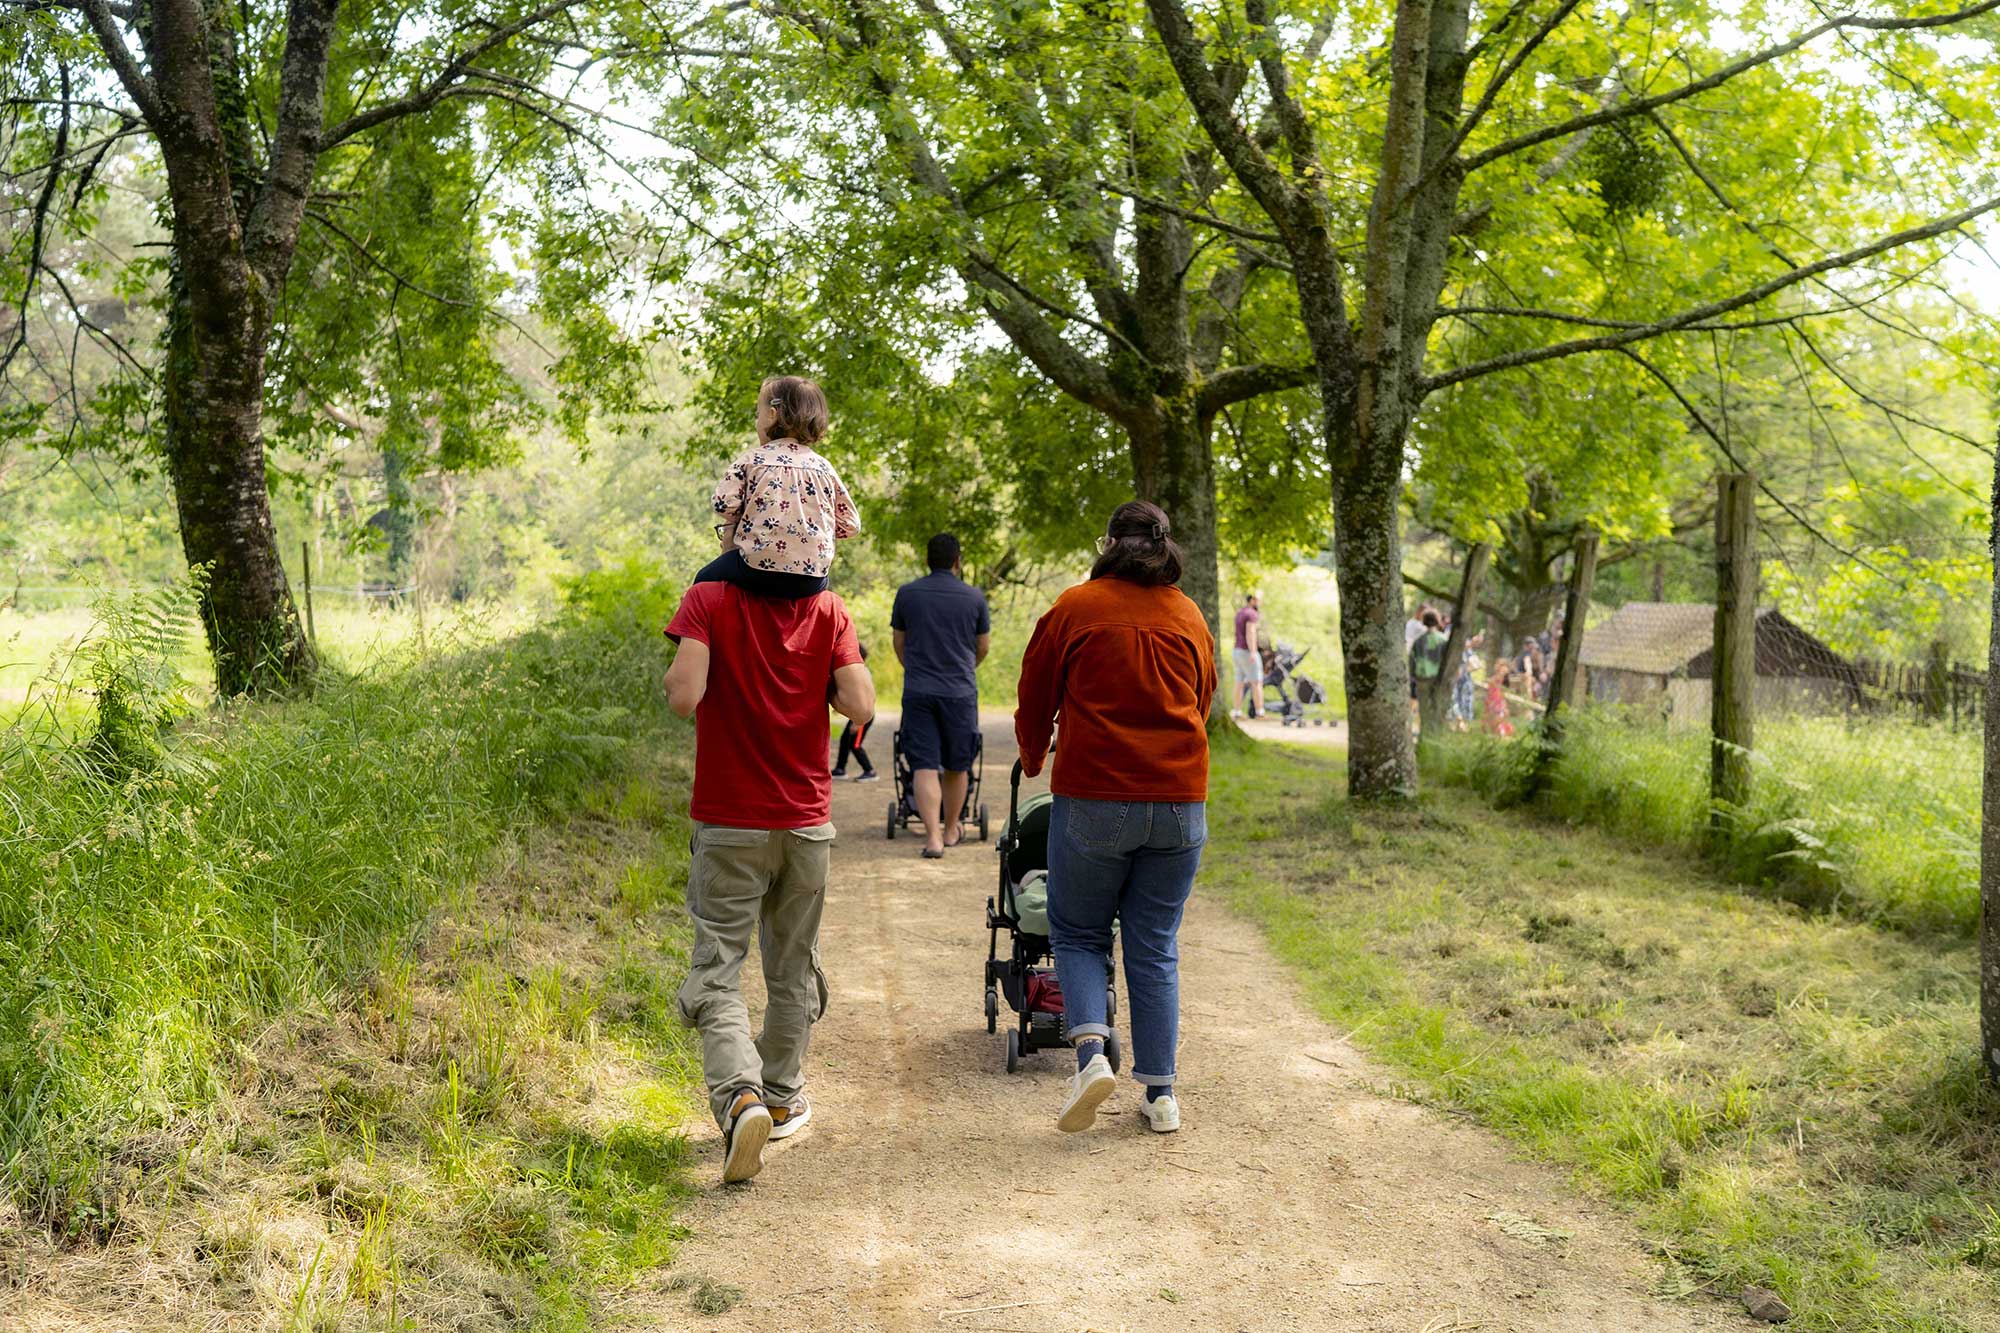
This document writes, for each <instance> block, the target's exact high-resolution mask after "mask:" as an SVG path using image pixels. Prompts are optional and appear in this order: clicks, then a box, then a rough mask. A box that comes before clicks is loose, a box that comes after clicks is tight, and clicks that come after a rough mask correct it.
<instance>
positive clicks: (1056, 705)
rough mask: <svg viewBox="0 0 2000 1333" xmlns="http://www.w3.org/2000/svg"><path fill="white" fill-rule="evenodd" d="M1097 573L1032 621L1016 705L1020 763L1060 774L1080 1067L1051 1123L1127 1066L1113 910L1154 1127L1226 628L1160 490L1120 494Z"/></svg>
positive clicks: (1067, 938) (1064, 893) (1171, 1106)
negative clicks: (1112, 1042) (1217, 637)
mask: <svg viewBox="0 0 2000 1333" xmlns="http://www.w3.org/2000/svg"><path fill="white" fill-rule="evenodd" d="M1098 552H1099V554H1098V557H1097V563H1096V564H1095V565H1093V566H1091V570H1090V580H1089V582H1087V583H1081V584H1078V585H1077V586H1076V587H1074V588H1071V589H1070V590H1069V591H1067V592H1065V593H1063V595H1062V596H1060V597H1058V598H1056V600H1055V605H1053V606H1051V607H1050V608H1049V609H1048V611H1047V612H1046V613H1045V614H1044V615H1043V616H1042V618H1041V620H1039V621H1038V622H1036V625H1035V634H1034V637H1033V638H1032V639H1030V640H1029V641H1028V651H1027V654H1026V655H1025V656H1024V657H1023V658H1022V659H1021V686H1020V699H1021V706H1020V708H1019V709H1017V710H1016V711H1015V713H1014V735H1015V738H1016V739H1017V740H1018V741H1019V742H1020V747H1021V768H1022V771H1024V772H1026V773H1027V774H1029V775H1030V776H1033V775H1034V774H1037V773H1039V772H1041V771H1042V763H1043V760H1044V759H1045V758H1046V757H1047V755H1048V752H1049V741H1050V737H1051V736H1052V735H1053V734H1054V730H1055V726H1056V724H1057V723H1058V722H1060V723H1061V724H1062V743H1061V744H1060V745H1058V746H1057V747H1056V753H1055V772H1054V774H1053V775H1052V776H1051V778H1050V781H1049V786H1050V788H1051V790H1053V791H1054V792H1055V805H1054V807H1053V809H1052V811H1051V816H1050V819H1049V944H1050V947H1051V950H1052V951H1053V952H1054V954H1055V957H1056V977H1057V980H1058V981H1059V982H1060V983H1061V985H1062V992H1063V1007H1064V1012H1065V1014H1066V1016H1067V1017H1066V1019H1065V1022H1066V1030H1067V1033H1068V1036H1069V1039H1070V1041H1071V1042H1072V1043H1073V1044H1074V1045H1075V1047H1076V1076H1075V1078H1073V1079H1072V1080H1071V1081H1070V1085H1069V1092H1068V1095H1067V1098H1066V1099H1065V1101H1064V1103H1063V1108H1062V1111H1061V1113H1060V1114H1059V1115H1058V1116H1057V1118H1056V1128H1057V1129H1059V1130H1062V1131H1064V1132H1065V1133H1074V1132H1075V1131H1077V1130H1082V1129H1088V1128H1089V1127H1090V1126H1091V1125H1092V1124H1093V1123H1095V1121H1096V1119H1097V1108H1098V1107H1099V1106H1101V1105H1102V1104H1103V1103H1104V1099H1105V1098H1106V1097H1108V1096H1110V1095H1111V1091H1112V1089H1113V1087H1115V1086H1116V1084H1117V1079H1116V1078H1115V1077H1114V1076H1113V1075H1112V1072H1111V1065H1110V1062H1109V1061H1107V1060H1106V1059H1105V1056H1104V1039H1105V1038H1106V1037H1107V1036H1109V1035H1110V1034H1111V1027H1110V1022H1109V1006H1108V1005H1107V1003H1106V982H1107V980H1108V978H1109V977H1110V975H1111V931H1112V924H1113V923H1114V922H1116V923H1117V926H1118V931H1119V939H1120V944H1119V946H1118V947H1119V951H1120V952H1121V953H1123V954H1124V955H1125V986H1126V990H1127V992H1128V993H1129V994H1130V995H1131V997H1132V1077H1133V1078H1135V1079H1137V1080H1138V1081H1139V1082H1140V1083H1141V1084H1143V1085H1144V1086H1145V1089H1146V1095H1145V1100H1144V1101H1143V1102H1142V1103H1141V1104H1140V1107H1139V1114H1140V1116H1141V1117H1142V1119H1143V1120H1144V1122H1145V1125H1146V1127H1147V1128H1148V1129H1150V1130H1153V1131H1154V1132H1156V1133H1161V1134H1167V1133H1171V1132H1173V1131H1174V1130H1177V1129H1179V1128H1180V1124H1181V1112H1180V1104H1179V1103H1178V1102H1177V1101H1175V1099H1174V1074H1175V1068H1174V1056H1175V1052H1176V1050H1177V1048H1178V1046H1179V1042H1180V928H1181V914H1182V913H1183V912H1184V911H1185V910H1186V908H1187V900H1188V895H1189V894H1190V893H1192V892H1193V891H1194V878H1195V872H1196V871H1197V870H1199V869H1200V867H1201V849H1202V847H1203V845H1204V844H1206V843H1207V841H1208V804H1207V802H1208V727H1207V722H1208V706H1209V701H1210V700H1211V699H1212V698H1213V697H1214V695H1215V685H1216V680H1215V647H1214V644H1215V641H1214V639H1213V638H1212V637H1210V635H1209V631H1208V624H1207V622H1206V621H1204V620H1203V619H1202V615H1201V609H1200V608H1199V607H1197V606H1196V605H1195V604H1194V603H1193V602H1192V601H1190V600H1189V599H1188V598H1187V597H1186V596H1185V595H1184V594H1183V593H1182V592H1181V591H1180V589H1179V588H1177V587H1176V586H1175V585H1176V584H1177V583H1179V582H1180V577H1181V550H1180V547H1179V546H1177V545H1175V544H1174V542H1173V539H1172V533H1171V532H1170V530H1169V528H1168V526H1167V516H1166V514H1165V512H1163V511H1162V510H1161V509H1160V508H1159V506H1157V505H1152V504H1148V503H1146V502H1145V501H1143V500H1133V501H1129V502H1127V503H1125V504H1122V505H1119V506H1118V508H1117V510H1116V511H1115V512H1114V513H1113V514H1112V515H1111V522H1110V525H1109V527H1108V529H1107V531H1106V535H1105V537H1104V538H1103V539H1102V540H1101V541H1100V542H1099V544H1098Z"/></svg>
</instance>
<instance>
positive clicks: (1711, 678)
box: [1432, 530, 1987, 934]
mask: <svg viewBox="0 0 2000 1333" xmlns="http://www.w3.org/2000/svg"><path fill="white" fill-rule="evenodd" d="M1747 536H1748V533H1747V530H1746V531H1745V532H1742V533H1738V534H1736V542H1737V548H1738V549H1739V550H1741V551H1742V552H1744V554H1743V555H1742V557H1741V558H1742V559H1743V560H1745V561H1754V558H1755V557H1754V554H1753V553H1751V551H1750V543H1749V542H1748V540H1747ZM1728 544H1729V543H1727V542H1723V541H1719V543H1718V546H1719V548H1720V549H1727V547H1728ZM1722 564H1723V562H1722V561H1721V560H1719V561H1718V584H1717V601H1718V602H1721V603H1722V604H1724V605H1725V606H1727V605H1729V602H1728V598H1729V595H1730V591H1731V588H1732V586H1733V587H1734V588H1737V589H1743V588H1747V589H1749V590H1750V600H1751V602H1752V603H1753V604H1751V605H1748V606H1746V607H1744V608H1743V610H1742V612H1741V614H1740V616H1737V617H1735V618H1734V619H1731V618H1729V617H1718V615H1717V612H1716V604H1715V603H1658V602H1639V603H1630V604H1627V605H1624V606H1620V607H1617V608H1615V609H1610V610H1606V609H1603V608H1599V609H1598V610H1597V611H1596V613H1595V614H1594V615H1592V616H1590V617H1588V618H1587V620H1586V621H1585V623H1584V625H1583V627H1582V629H1581V631H1580V632H1579V633H1578V636H1577V642H1576V643H1575V644H1574V645H1570V647H1571V649H1572V651H1574V652H1575V654H1576V658H1577V663H1578V669H1577V672H1576V682H1575V685H1574V688H1573V693H1572V695H1571V696H1570V698H1568V699H1567V700H1558V701H1557V702H1556V705H1555V713H1554V716H1555V718H1556V719H1558V724H1557V725H1546V724H1543V723H1541V722H1540V721H1539V720H1536V721H1535V722H1534V723H1533V724H1532V725H1529V724H1528V723H1529V719H1530V718H1531V717H1534V715H1535V714H1537V713H1539V712H1540V711H1541V710H1542V709H1543V708H1544V707H1545V706H1546V705H1547V699H1546V691H1545V687H1543V686H1542V682H1541V681H1540V680H1536V679H1534V678H1533V677H1532V676H1530V677H1529V678H1528V679H1527V680H1526V681H1523V677H1522V673H1520V672H1519V671H1509V670H1507V669H1506V668H1505V667H1503V668H1502V669H1501V670H1500V671H1499V672H1498V673H1497V674H1498V676H1499V677H1500V678H1501V679H1502V680H1504V681H1506V682H1507V684H1508V685H1513V686H1518V685H1520V684H1527V685H1529V686H1530V688H1528V689H1516V688H1506V687H1501V688H1497V689H1496V688H1494V687H1492V685H1491V684H1490V681H1489V682H1476V684H1484V685H1486V688H1477V687H1476V688H1474V689H1472V690H1470V691H1467V690H1465V689H1464V688H1463V687H1461V690H1460V691H1459V692H1458V694H1459V698H1460V699H1461V700H1462V701H1466V702H1469V703H1470V704H1471V705H1472V707H1471V709H1470V715H1469V716H1465V717H1463V718H1458V719H1457V725H1458V726H1459V727H1460V728H1461V729H1464V730H1470V731H1474V732H1479V733H1483V734H1484V735H1485V736H1487V737H1489V738H1492V739H1494V740H1500V739H1504V738H1506V737H1507V736H1508V734H1509V733H1511V732H1518V733H1520V734H1521V735H1523V736H1527V737H1530V738H1532V741H1533V743H1530V744H1527V745H1518V744H1514V745H1500V744H1492V743H1489V744H1485V745H1481V746H1466V745H1459V746H1450V745H1445V746H1440V747H1435V750H1434V758H1433V761H1432V762H1433V763H1434V764H1435V765H1437V768H1438V771H1439V773H1440V775H1441V776H1442V777H1443V778H1444V779H1445V780H1447V781H1454V780H1455V781H1462V782H1466V783H1470V784H1472V785H1475V786H1478V787H1480V788H1482V789H1483V790H1485V791H1486V792H1487V794H1488V795H1489V796H1493V797H1495V798H1505V799H1530V798H1532V799H1535V800H1537V801H1540V802H1542V803H1543V804H1545V805H1547V806H1548V807H1550V808H1551V809H1552V810H1553V811H1554V812H1555V813H1558V814H1560V815H1562V816H1563V817H1564V818H1567V819H1570V820H1573V821H1576V822H1580V823H1591V824H1596V825H1599V826H1603V827H1606V828H1608V829H1610V830H1611V831H1612V832H1614V833H1616V834H1618V835H1620V836H1622V837H1625V838H1629V839H1631V840H1634V841H1638V842H1643V843H1649V844H1653V845H1667V846H1686V847H1691V848H1698V849H1701V850H1703V851H1705V852H1707V853H1709V854H1710V855H1712V856H1714V857H1715V858H1717V859H1718V860H1719V861H1721V862H1722V863H1724V864H1725V866H1726V867H1727V868H1728V869H1729V870H1730V871H1731V872H1732V873H1733V874H1734V875H1735V876H1736V877H1737V878H1739V879H1742V880H1745V881H1747V882H1750V883H1754V884H1757V885H1760V886H1764V887H1766V888H1768V889H1770V890H1771V891H1773V892H1776V893H1778V894H1780V895H1782V896H1784V897H1787V898H1790V899H1792V900H1794V901H1797V902H1799V903H1801V904H1802V905H1806V906H1809V907H1812V908H1815V909H1828V908H1838V909H1840V910H1843V911H1851V912H1853V913H1855V914H1857V915H1861V916H1865V917H1868V918H1870V919H1874V920H1878V921H1882V922H1885V923H1887V924H1891V925H1895V926H1899V927H1903V928H1907V929H1913V930H1925V931H1940V932H1947V933H1955V934H1970V933H1972V932H1973V931H1975V930H1976V929H1977V927H1978V921H1979V828H1980V810H1981V805H1980V783H1981V773H1982V770H1983V749H1982V729H1983V726H1984V721H1985V719H1984V712H1985V691H1986V684H1987V673H1986V671H1985V670H1984V669H1983V668H1982V667H1980V666H1977V665H1974V664H1972V663H1968V662H1963V661H1958V660H1954V658H1953V657H1952V656H1951V654H1950V652H1949V650H1948V648H1947V646H1946V645H1945V644H1942V643H1939V644H1936V645H1933V647H1932V648H1931V650H1930V651H1929V652H1928V653H1927V654H1924V655H1922V656H1920V657H1916V658H1895V657H1876V656H1852V655H1846V654H1842V653H1840V652H1837V651H1836V650H1835V649H1834V648H1832V647H1831V646H1829V645H1828V644H1826V643H1825V642H1823V641H1821V640H1820V639H1819V638H1817V637H1816V636H1815V635H1813V634H1812V633H1811V632H1810V631H1809V630H1807V629H1806V628H1805V627H1803V626H1801V625H1799V624H1796V623H1794V622H1793V621H1792V620H1790V619H1789V618H1787V617H1786V616H1785V615H1784V614H1783V613H1782V611H1780V610H1779V609H1778V608H1775V607H1770V606H1757V605H1754V597H1755V588H1756V583H1755V575H1754V564H1752V566H1751V569H1750V570H1749V571H1747V572H1746V571H1745V570H1744V569H1743V568H1741V567H1740V566H1739V567H1737V568H1734V569H1731V570H1725V569H1724V568H1722ZM1732 579H1735V580H1741V581H1739V582H1736V583H1734V584H1733V585H1732V584H1731V582H1730V580H1732ZM1725 621H1727V622H1728V623H1726V624H1725V623H1724V622H1725ZM1731 626H1733V628H1732V627H1731ZM1719 631H1722V632H1721V633H1720V634H1719ZM1478 670H1479V668H1478V666H1477V664H1473V670H1472V672H1471V673H1470V674H1472V675H1474V676H1475V677H1476V676H1477V674H1478ZM1718 691H1720V692H1721V693H1722V695H1723V697H1722V698H1720V699H1718V697H1717V695H1718ZM1455 712H1456V710H1455Z"/></svg>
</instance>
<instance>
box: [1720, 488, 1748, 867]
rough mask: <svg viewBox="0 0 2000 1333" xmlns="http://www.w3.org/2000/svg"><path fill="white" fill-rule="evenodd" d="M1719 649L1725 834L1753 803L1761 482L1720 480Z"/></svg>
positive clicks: (1721, 769)
mask: <svg viewBox="0 0 2000 1333" xmlns="http://www.w3.org/2000/svg"><path fill="white" fill-rule="evenodd" d="M1716 484H1717V487H1718V489H1719V494H1718V495H1717V497H1716V505H1715V639H1714V643H1715V647H1714V649H1713V651H1711V653H1710V654H1709V663H1710V666H1709V672H1708V675H1709V728H1710V732H1711V736H1710V741H1709V746H1710V752H1709V779H1708V791H1709V802H1710V807H1711V809H1710V813H1709V829H1710V831H1711V832H1712V833H1713V834H1715V835H1716V836H1717V837H1720V836H1722V835H1723V834H1725V833H1726V832H1727V831H1728V825H1729V821H1730V820H1732V819H1734V818H1736V817H1737V816H1738V814H1739V813H1740V811H1741V810H1742V808H1743V807H1744V806H1746V805H1748V804H1749V803H1750V747H1751V746H1752V745H1754V744H1755V743H1756V737H1755V735H1754V733H1753V730H1752V716H1753V710H1752V705H1751V696H1752V693H1753V691H1754V690H1755V689H1756V687H1757V557H1756V554H1755V551H1754V549H1753V548H1752V546H1751V542H1752V541H1753V540H1754V537H1755V533H1756V522H1757V510H1756V505H1755V502H1756V498H1757V491H1756V482H1755V481H1754V480H1753V479H1752V478H1751V477H1750V476H1749V475H1748V474H1746V473H1741V472H1725V473H1723V474H1722V475H1721V476H1720V477H1718V478H1717V483H1716Z"/></svg>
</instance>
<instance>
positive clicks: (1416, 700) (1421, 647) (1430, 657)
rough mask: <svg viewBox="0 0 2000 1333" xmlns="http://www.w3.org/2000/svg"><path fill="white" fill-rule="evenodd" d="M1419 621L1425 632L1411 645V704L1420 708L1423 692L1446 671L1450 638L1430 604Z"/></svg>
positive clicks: (1414, 707) (1415, 707)
mask: <svg viewBox="0 0 2000 1333" xmlns="http://www.w3.org/2000/svg"><path fill="white" fill-rule="evenodd" d="M1418 623H1419V624H1421V625H1422V626H1423V627H1424V632H1423V633H1422V634H1419V635H1418V636H1417V640H1416V642H1415V643H1412V644H1411V645H1410V705H1411V707H1412V708H1413V709H1419V710H1420V709H1421V705H1422V696H1423V692H1424V691H1425V690H1427V689H1429V688H1430V687H1431V686H1432V685H1433V684H1434V683H1435V682H1436V681H1437V678H1438V676H1439V675H1441V674H1442V673H1443V671H1444V648H1445V644H1446V642H1447V641H1448V640H1447V637H1446V635H1445V632H1444V629H1443V627H1442V626H1441V625H1440V624H1439V623H1438V613H1437V612H1436V611H1433V610H1432V609H1431V608H1429V607H1428V606H1427V607H1425V608H1424V612H1423V614H1422V615H1421V616H1419V617H1418Z"/></svg>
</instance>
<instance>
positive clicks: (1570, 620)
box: [1542, 532, 1597, 735]
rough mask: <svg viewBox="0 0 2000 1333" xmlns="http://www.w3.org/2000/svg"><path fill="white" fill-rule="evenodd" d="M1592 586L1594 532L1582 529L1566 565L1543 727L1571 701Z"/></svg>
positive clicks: (1594, 576) (1553, 721)
mask: <svg viewBox="0 0 2000 1333" xmlns="http://www.w3.org/2000/svg"><path fill="white" fill-rule="evenodd" d="M1596 585H1597V534H1596V533H1594V532H1586V533H1584V534H1583V535H1582V536H1581V537H1579V538H1577V542H1576V563H1575V564H1574V565H1573V566H1571V568H1570V575H1569V599H1568V600H1567V601H1566V602H1564V603H1563V632H1562V641H1561V642H1559V643H1558V644H1556V665H1555V670H1554V671H1552V672H1550V673H1549V697H1548V699H1547V700H1546V701H1545V703H1544V707H1543V710H1542V725H1543V726H1544V727H1553V726H1556V725H1560V724H1558V723H1557V722H1556V712H1557V710H1558V709H1562V708H1567V707H1569V705H1570V704H1571V703H1572V702H1574V696H1575V694H1576V676H1577V664H1578V662H1579V661H1580V660H1581V658H1582V656H1583V621H1584V617H1585V616H1586V615H1588V614H1589V612H1590V593H1591V589H1592V588H1594V587H1595V586H1596ZM1550 734H1551V735H1553V734H1554V733H1553V731H1551V733H1550Z"/></svg>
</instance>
